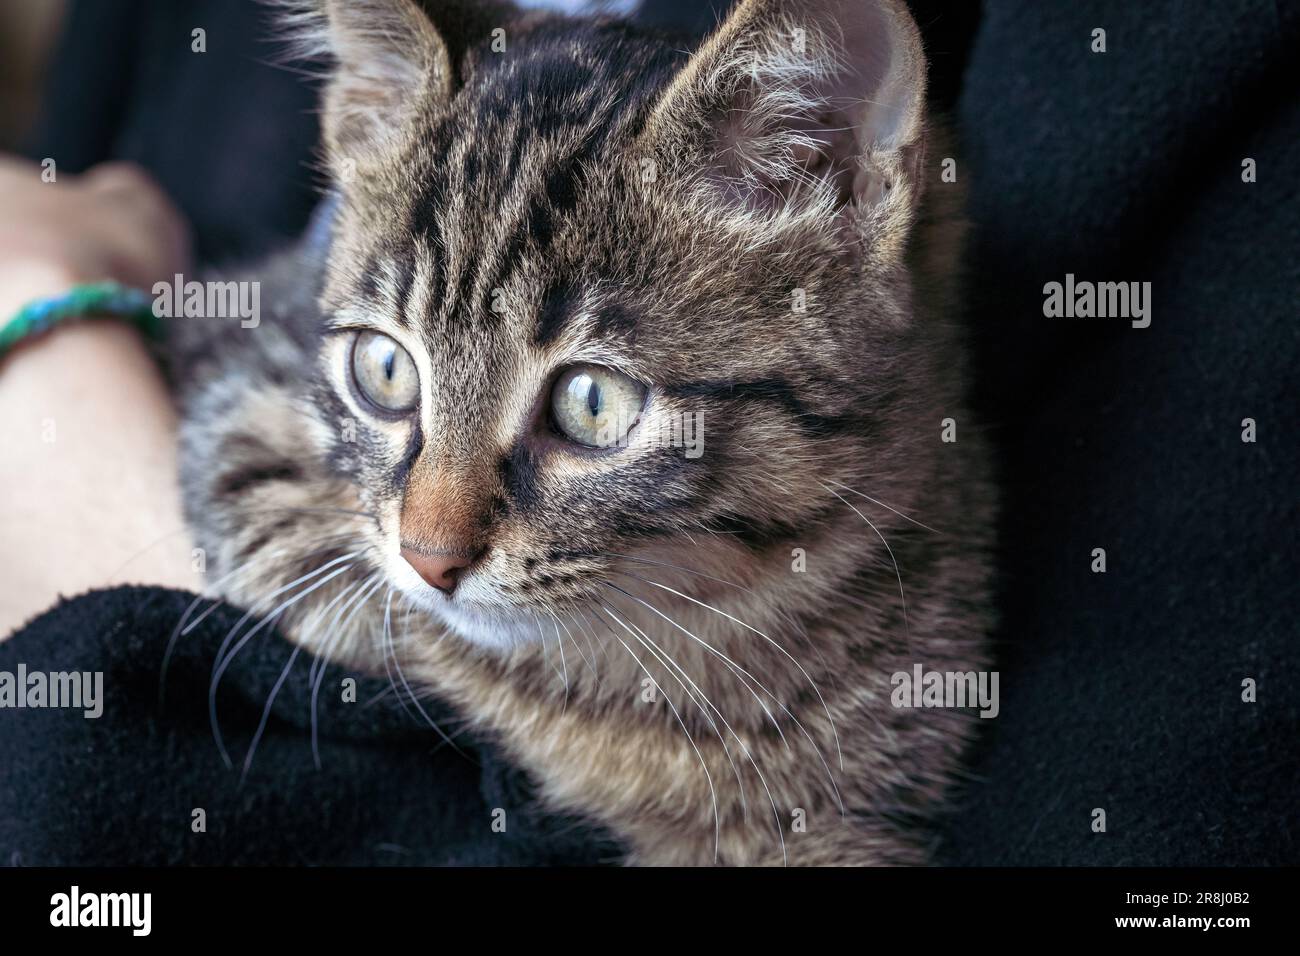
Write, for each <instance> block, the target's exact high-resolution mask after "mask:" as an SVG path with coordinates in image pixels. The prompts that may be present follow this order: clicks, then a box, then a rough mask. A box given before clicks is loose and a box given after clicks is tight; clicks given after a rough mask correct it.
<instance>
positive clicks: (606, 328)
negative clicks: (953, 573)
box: [315, 21, 924, 645]
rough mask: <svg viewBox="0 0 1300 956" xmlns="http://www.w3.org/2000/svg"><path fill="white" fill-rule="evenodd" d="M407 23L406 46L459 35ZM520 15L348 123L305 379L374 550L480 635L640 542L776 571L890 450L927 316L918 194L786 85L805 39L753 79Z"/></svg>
mask: <svg viewBox="0 0 1300 956" xmlns="http://www.w3.org/2000/svg"><path fill="white" fill-rule="evenodd" d="M742 25H744V24H742ZM749 27H750V29H758V28H756V27H754V26H753V25H752V24H751V25H749ZM423 30H424V26H420V25H418V24H417V27H416V30H415V33H416V35H415V36H414V37H413V39H412V41H411V42H412V44H413V49H412V50H411V51H410V52H409V56H410V58H411V61H412V62H415V63H424V64H428V63H431V62H432V63H436V61H437V60H438V57H439V56H442V55H444V54H446V55H447V56H448V57H450V55H451V54H450V53H447V51H449V50H451V49H453V46H452V45H448V44H446V43H444V44H443V45H442V46H439V47H437V49H436V51H435V52H433V53H431V52H429V51H428V50H427V49H423V48H422V47H421V46H420V45H421V44H428V43H430V42H433V40H432V39H431V38H432V34H428V35H426V34H424V33H423V32H422V31H423ZM773 30H775V28H774V27H773V28H772V29H771V30H769V28H767V27H764V28H763V29H762V30H760V31H759V33H758V36H759V37H763V36H767V35H768V33H769V32H772V31H773ZM776 32H779V31H776ZM508 35H509V37H510V40H509V43H508V46H507V50H506V51H504V52H493V51H492V49H491V47H490V46H489V45H484V44H479V45H474V44H467V45H465V47H464V52H463V55H462V57H461V60H460V64H461V65H460V66H458V67H455V68H454V69H452V70H451V71H450V72H451V73H455V74H457V75H458V76H460V77H461V79H460V81H459V85H458V86H456V87H455V89H454V90H451V89H450V86H451V81H450V80H447V81H446V82H443V80H440V79H438V76H439V75H441V74H438V73H437V70H438V69H439V68H438V67H436V65H435V66H434V67H427V66H426V67H424V68H422V69H424V72H423V73H421V86H420V87H419V90H418V91H413V90H411V89H409V88H408V89H406V90H404V91H402V102H401V109H400V111H399V112H398V113H395V114H394V115H393V116H391V117H382V118H380V120H379V122H378V123H377V124H376V123H375V121H374V119H373V117H372V118H370V119H368V120H367V122H368V123H370V125H369V126H368V127H367V128H366V130H365V131H364V132H358V131H357V130H353V131H352V132H351V133H347V132H346V126H343V125H340V123H341V121H336V122H335V125H334V134H333V147H332V160H333V161H334V163H335V164H336V166H339V165H345V166H346V165H347V164H349V163H350V164H352V165H353V167H354V168H355V175H353V176H351V177H350V178H349V179H346V180H345V181H343V182H342V183H341V184H340V189H341V192H342V205H341V209H340V212H339V217H338V221H337V223H336V227H335V242H334V245H333V250H332V253H331V260H330V263H329V274H328V280H327V284H326V290H325V293H324V297H323V305H324V308H325V313H326V316H327V331H326V334H325V336H324V337H323V346H322V348H321V352H320V368H321V373H322V375H321V384H320V387H319V388H318V389H317V394H316V396H315V399H316V402H317V404H318V406H319V409H320V415H321V417H322V419H323V420H324V421H325V422H326V423H327V426H328V431H329V432H330V433H331V434H334V435H337V436H340V437H339V438H337V439H336V440H334V441H333V442H332V443H331V444H330V446H329V447H328V448H326V449H324V450H323V451H324V452H325V454H326V455H327V457H328V459H329V461H330V462H331V464H332V465H333V467H334V468H335V469H336V470H337V471H338V472H339V473H341V474H343V475H346V476H347V477H348V478H349V479H350V480H351V481H352V482H353V483H354V484H355V486H356V488H357V490H358V493H359V494H360V496H361V497H362V499H363V500H364V501H365V503H366V505H367V507H368V508H369V509H370V510H372V511H373V512H374V513H375V514H376V516H377V518H378V521H377V528H376V529H375V531H374V532H373V538H372V541H371V544H372V545H373V551H372V554H373V560H374V562H375V563H376V565H377V566H378V568H379V569H380V570H382V571H383V572H384V574H385V575H386V576H387V577H388V579H389V580H390V581H391V582H392V583H393V584H394V585H396V586H397V587H398V588H400V589H401V591H403V592H404V593H405V594H406V595H408V596H409V597H410V598H411V600H412V601H413V602H414V603H415V604H416V605H417V606H418V607H422V608H424V609H426V610H427V611H429V612H430V613H433V614H435V615H437V616H438V617H440V618H441V619H442V620H443V621H444V622H445V623H446V624H447V625H448V626H449V627H450V628H451V629H452V630H453V631H454V632H456V633H458V634H460V635H461V636H462V637H464V638H466V639H468V640H471V641H474V642H477V643H481V644H485V645H500V644H509V643H512V642H517V641H524V640H530V639H535V638H537V637H538V636H539V634H540V633H541V628H542V627H543V626H545V622H547V621H550V620H551V616H552V615H553V614H563V613H565V612H566V611H568V610H571V609H576V608H582V607H591V606H599V605H600V603H601V602H602V601H603V600H605V599H607V598H608V596H609V594H610V588H611V587H617V586H619V584H618V582H619V580H620V579H619V574H620V569H624V568H627V567H628V566H629V565H628V564H627V561H628V560H630V559H638V560H661V559H662V560H667V561H669V562H671V561H673V560H674V559H673V558H672V557H665V556H672V555H679V556H680V555H682V554H689V556H690V559H691V560H689V561H687V562H684V563H685V564H688V565H689V566H690V567H691V568H693V569H695V570H696V571H697V572H700V573H699V574H698V575H697V576H696V577H694V578H692V579H691V582H690V586H691V588H692V590H693V591H694V593H697V594H700V595H708V594H709V593H710V591H711V586H710V583H709V579H708V578H707V577H706V576H704V575H705V574H706V573H707V572H708V571H709V570H710V569H714V570H717V569H725V571H726V574H725V575H724V577H725V578H726V580H728V581H731V582H734V583H743V584H745V585H746V586H755V585H757V586H780V584H781V582H782V581H788V576H789V565H788V561H789V558H790V550H791V548H792V547H795V546H798V545H799V544H800V543H802V542H805V541H807V540H809V539H811V538H812V537H814V536H815V535H816V534H817V531H818V529H819V528H820V527H821V526H822V525H824V524H825V523H827V522H829V521H830V519H831V518H832V517H833V516H836V515H841V514H842V513H843V511H844V501H843V498H842V497H841V496H840V495H839V494H838V492H837V490H836V486H837V484H839V483H847V484H854V483H855V482H857V481H859V480H860V479H861V478H862V476H863V474H864V463H865V464H867V465H869V469H870V473H871V474H872V475H873V477H874V478H875V481H874V487H876V488H878V489H888V482H889V476H890V475H891V474H897V475H902V474H903V473H904V472H905V470H906V465H907V459H908V451H907V449H906V447H905V446H904V444H903V443H902V441H901V439H900V438H899V435H898V433H897V431H896V429H897V427H898V422H899V421H900V420H901V419H902V418H903V417H904V416H900V415H897V414H894V412H896V411H897V410H898V409H899V408H900V407H906V406H907V405H908V404H909V403H917V402H919V401H921V399H920V398H919V389H920V386H919V385H914V384H913V383H912V381H911V380H910V379H909V377H908V376H907V375H906V374H904V372H903V371H902V370H903V369H907V368H909V367H911V368H915V366H916V361H917V358H916V353H918V352H919V351H920V350H921V349H923V348H924V343H923V342H922V341H921V340H920V339H919V338H918V337H917V336H916V335H915V334H914V333H913V332H912V331H911V326H910V323H909V322H908V313H909V308H910V307H909V298H908V297H909V288H908V284H907V278H906V270H905V269H904V268H903V265H902V263H901V261H900V257H899V255H898V251H897V247H898V245H899V243H898V242H897V241H896V237H893V234H892V231H891V230H893V229H894V228H895V227H896V225H897V223H896V220H899V219H900V218H901V219H903V220H905V219H906V217H907V216H908V215H910V206H911V202H912V200H913V198H914V197H909V196H908V195H907V188H908V187H907V186H906V184H905V183H904V182H903V181H902V179H901V177H900V178H897V179H895V181H894V183H893V184H891V187H892V188H893V189H894V190H895V193H894V195H893V196H891V197H889V200H890V202H892V203H893V205H889V203H888V202H887V203H884V204H880V205H867V204H865V203H864V204H862V205H858V204H856V203H855V201H854V198H853V196H852V190H851V189H850V190H849V193H850V195H849V196H848V197H847V198H846V195H845V191H846V187H845V185H844V183H845V182H846V171H847V173H848V175H847V181H849V182H852V181H853V179H854V171H855V170H856V169H857V167H856V166H854V165H853V164H852V163H851V162H849V161H848V160H845V159H843V158H842V157H838V156H837V155H836V154H835V150H836V149H838V148H841V147H843V145H844V135H843V132H842V131H841V130H840V127H839V126H838V125H836V124H837V122H839V119H837V111H838V110H839V109H840V107H839V105H838V103H837V101H836V100H835V99H834V98H833V97H830V96H827V97H824V98H822V99H818V100H814V101H811V102H809V103H803V104H800V103H797V102H796V103H793V104H792V102H791V97H794V96H807V91H806V84H805V83H804V80H806V79H808V78H812V79H816V78H817V77H818V76H819V75H820V74H819V73H818V72H817V70H819V69H822V67H821V66H820V65H818V62H817V61H813V60H808V59H807V57H805V66H806V68H807V69H808V70H810V71H811V72H809V73H808V74H807V77H804V78H802V79H801V78H800V77H799V76H797V75H793V74H792V72H791V69H790V67H789V65H788V64H769V66H770V68H771V72H772V75H773V76H774V77H775V76H781V77H784V78H785V79H784V80H782V82H785V83H786V84H787V85H786V86H785V87H783V88H782V90H781V91H780V92H781V94H782V95H781V96H779V97H775V98H774V99H773V100H772V102H771V103H769V104H767V105H765V104H764V101H763V99H762V96H763V94H764V93H765V92H770V90H768V89H766V88H765V87H763V85H762V84H763V80H762V78H761V77H760V75H759V73H758V72H757V68H753V69H750V70H749V72H748V74H744V73H742V74H741V76H740V77H739V78H730V79H728V76H729V74H728V73H727V72H726V71H727V69H728V68H729V64H728V63H727V62H726V61H725V57H724V58H723V59H722V60H720V61H719V62H718V63H716V64H710V63H708V62H703V65H701V61H702V56H697V59H696V62H694V63H692V64H691V65H690V67H688V68H687V69H685V70H684V69H683V65H684V64H683V60H682V58H681V57H680V55H679V54H677V53H675V52H674V46H673V45H671V44H668V43H664V42H661V41H658V40H655V39H650V38H645V37H640V36H638V35H636V34H634V33H632V32H631V31H630V30H629V29H627V28H625V27H622V26H617V25H609V24H591V23H586V24H581V23H575V22H569V21H540V22H537V23H532V22H527V23H521V24H520V25H518V26H516V27H514V28H512V29H511V30H510V31H509V33H508ZM750 50H751V52H753V51H757V54H758V55H759V59H758V60H757V61H751V63H750V66H751V67H752V65H753V62H759V63H761V62H764V61H763V60H762V56H775V55H779V54H780V49H779V48H778V51H777V53H775V54H774V53H772V52H771V51H766V52H765V49H764V48H762V47H761V46H759V45H756V44H753V43H751V46H750ZM447 62H448V63H450V60H448V61H447ZM809 64H811V65H809ZM706 68H707V69H706ZM441 69H443V70H444V73H446V71H447V63H444V64H443V66H442V67H441ZM692 70H693V71H694V74H692ZM447 75H448V76H449V75H450V73H447ZM791 76H793V80H791ZM444 79H445V77H444ZM773 82H776V81H775V80H773ZM791 82H793V84H794V85H793V86H790V85H789V84H790V83H791ZM352 92H353V93H354V94H355V93H357V92H358V91H356V90H354V91H352ZM366 92H367V93H373V91H370V90H367V91H366ZM346 94H347V90H346V89H339V90H336V97H335V98H336V100H337V99H340V98H343V97H345V96H346ZM742 98H743V101H744V103H745V109H746V111H747V112H746V117H745V123H744V124H741V127H740V128H737V127H736V125H735V123H734V120H733V118H732V116H731V113H730V111H729V109H728V108H727V103H729V102H731V101H733V100H739V99H742ZM791 108H795V109H796V110H798V109H803V111H804V114H805V120H803V121H801V122H800V123H799V124H797V127H795V128H793V129H792V131H789V132H784V133H783V131H782V128H781V124H782V123H783V122H784V121H783V119H782V117H784V116H788V114H789V110H790V109H791ZM764 109H770V111H771V113H770V115H762V111H763V110H764ZM335 112H336V114H338V115H345V114H346V109H345V108H344V107H341V106H336V109H335ZM816 123H822V124H824V125H826V126H827V127H828V128H831V127H834V128H835V129H836V130H837V132H836V135H835V137H827V138H826V139H825V140H816V139H812V140H810V139H809V138H808V135H807V131H808V129H809V128H810V127H811V126H815V125H816ZM385 124H387V125H386V126H385ZM782 135H786V136H787V140H786V141H782V140H781V139H780V137H781V136H782ZM763 137H767V139H768V140H772V142H762V143H760V141H761V140H762V139H763ZM800 137H802V138H800ZM792 138H793V139H792ZM773 142H774V143H775V146H773ZM755 143H759V145H757V146H753V144H755ZM810 144H811V145H810ZM747 145H750V146H753V150H754V155H753V156H752V157H747V156H746V155H745V147H746V146H747ZM792 145H793V146H798V147H801V148H802V149H803V153H802V154H801V153H800V151H799V150H798V149H794V148H791V147H792ZM853 145H854V140H853V137H852V136H850V137H849V138H848V146H849V147H850V148H852V147H853ZM773 149H774V150H775V152H773ZM819 149H820V150H821V151H820V152H818V150H819ZM809 150H811V151H812V153H811V154H810V153H809ZM720 151H722V153H725V161H723V162H718V157H719V155H721V153H720ZM751 161H752V162H757V163H759V168H758V170H757V172H755V171H753V170H752V169H749V168H748V167H747V165H746V164H749V163H751ZM720 170H721V171H720ZM858 174H859V176H861V171H860V170H858ZM746 176H748V177H749V179H745V177H746ZM867 178H868V179H869V178H870V177H869V176H868V177H867ZM756 200H757V201H756ZM909 363H910V365H909ZM347 423H353V424H352V427H348V424H347ZM882 493H888V494H890V495H892V498H890V499H887V500H892V501H897V502H900V503H902V504H903V505H904V506H905V504H906V500H907V497H908V496H907V494H906V493H905V492H904V491H903V490H902V489H895V490H892V491H887V492H882ZM655 556H658V557H655ZM677 560H680V558H678V559H677ZM431 568H432V570H431Z"/></svg>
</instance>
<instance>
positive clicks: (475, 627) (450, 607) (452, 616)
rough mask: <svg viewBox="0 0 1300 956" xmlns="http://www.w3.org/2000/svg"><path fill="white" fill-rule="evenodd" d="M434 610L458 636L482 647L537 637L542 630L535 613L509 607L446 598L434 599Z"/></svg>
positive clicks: (515, 642)
mask: <svg viewBox="0 0 1300 956" xmlns="http://www.w3.org/2000/svg"><path fill="white" fill-rule="evenodd" d="M434 614H435V615H436V616H437V618H438V619H439V620H440V621H441V622H442V623H443V624H444V625H445V626H446V627H447V629H448V630H450V631H452V632H453V633H454V634H456V635H457V636H458V637H460V638H462V639H463V640H466V641H468V642H470V643H471V644H477V645H480V646H483V647H494V648H509V647H515V646H517V645H519V644H526V643H529V642H532V641H536V640H539V639H540V636H541V633H542V632H541V629H540V625H539V624H538V622H537V619H536V618H535V617H532V616H529V615H526V614H524V613H523V612H521V611H518V610H515V609H513V608H509V607H484V606H482V605H474V604H470V603H468V602H466V601H453V600H451V599H446V600H443V601H439V602H438V607H437V608H436V609H435V610H434Z"/></svg>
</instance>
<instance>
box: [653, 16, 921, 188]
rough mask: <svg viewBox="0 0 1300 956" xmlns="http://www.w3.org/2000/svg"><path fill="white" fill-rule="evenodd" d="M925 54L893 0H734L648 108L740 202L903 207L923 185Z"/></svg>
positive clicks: (658, 131)
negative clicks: (727, 13)
mask: <svg viewBox="0 0 1300 956" xmlns="http://www.w3.org/2000/svg"><path fill="white" fill-rule="evenodd" d="M924 104H925V55H924V53H923V52H922V49H921V36H920V32H919V31H918V30H917V28H916V24H915V23H914V22H913V21H912V18H911V16H910V15H909V13H908V12H907V8H906V7H905V6H904V4H903V3H902V2H901V0H743V2H742V3H740V4H739V5H738V7H737V8H736V10H735V11H734V12H733V13H732V14H731V16H730V17H729V18H728V19H727V20H726V21H725V22H724V23H723V24H722V26H721V27H720V28H719V29H718V31H717V32H716V33H715V34H714V35H713V36H712V37H711V38H710V39H709V40H707V41H705V44H704V45H703V46H702V47H701V48H700V50H699V51H698V52H697V53H696V54H695V55H694V56H693V57H692V59H691V60H690V62H689V63H688V64H687V66H686V67H685V68H684V69H683V70H682V72H681V73H680V74H679V75H678V77H677V78H676V80H675V81H674V82H673V83H672V84H671V86H670V87H669V89H668V91H667V93H666V94H665V96H664V98H663V99H662V100H661V102H660V104H659V106H658V107H657V110H656V114H655V116H654V118H653V119H652V121H651V125H650V128H649V135H651V136H658V137H662V138H666V140H667V141H672V140H675V141H676V143H677V150H676V152H677V153H678V154H680V153H681V149H680V146H681V144H682V140H683V137H685V138H686V140H687V145H688V150H689V149H690V147H691V146H694V147H696V150H697V152H700V151H702V153H703V155H702V156H700V157H698V158H701V159H703V161H704V163H705V166H706V168H708V169H709V170H710V171H709V172H708V173H707V175H708V177H709V178H710V179H712V180H713V181H714V182H715V183H716V184H718V185H720V186H722V187H723V188H724V191H725V192H727V193H729V194H731V195H732V196H733V197H735V198H736V199H738V200H739V201H741V202H742V203H743V204H744V205H745V206H746V207H748V208H750V209H754V210H760V211H767V212H780V211H783V210H784V209H786V208H787V207H789V206H790V205H791V204H792V203H794V204H798V203H800V202H803V203H805V204H812V205H814V206H816V207H818V208H821V209H828V208H830V209H835V210H837V211H839V210H845V209H858V210H871V209H873V208H875V207H879V206H881V205H883V204H888V205H890V206H898V207H902V208H910V207H911V206H913V205H914V204H915V202H916V200H917V199H918V197H919V194H920V189H921V175H920V170H921V163H922V157H923V153H924V146H925V141H924V140H925V137H924Z"/></svg>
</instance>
